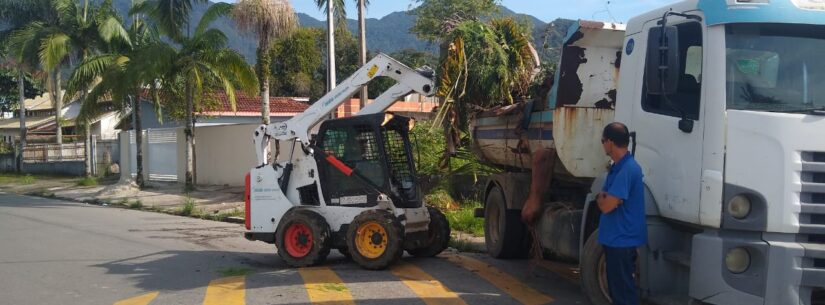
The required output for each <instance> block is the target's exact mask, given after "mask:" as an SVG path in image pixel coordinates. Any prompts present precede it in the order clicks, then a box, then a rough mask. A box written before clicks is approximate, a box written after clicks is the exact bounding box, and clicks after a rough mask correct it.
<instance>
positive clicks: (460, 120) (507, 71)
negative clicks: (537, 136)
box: [436, 18, 537, 137]
mask: <svg viewBox="0 0 825 305" xmlns="http://www.w3.org/2000/svg"><path fill="white" fill-rule="evenodd" d="M528 33H529V27H528V26H526V25H523V24H519V23H518V22H517V21H515V20H514V19H512V18H504V19H493V20H491V21H490V23H489V24H487V23H483V22H480V21H466V22H463V23H461V24H460V25H458V27H457V28H456V29H455V30H453V31H452V33H451V34H450V35H449V36H448V37H447V38H446V40H445V43H444V44H443V45H442V52H441V64H440V65H439V67H438V86H439V92H438V95H439V96H442V97H444V98H445V99H446V102H445V103H444V105H443V106H442V107H441V108H440V109H439V114H438V116H437V119H436V122H438V123H439V124H441V123H442V122H444V121H447V123H446V126H448V128H449V129H450V130H451V132H453V133H455V132H456V131H457V130H462V131H466V130H467V121H468V118H469V112H470V109H473V108H478V107H481V108H487V107H490V106H493V105H498V104H511V103H513V101H514V100H515V97H518V96H524V95H526V94H527V91H528V88H529V86H530V84H531V82H532V78H531V77H532V75H533V73H534V69H535V68H537V64H536V60H537V58H535V57H534V56H533V51H532V50H531V48H530V36H529V35H528ZM455 137H457V134H456V135H455Z"/></svg>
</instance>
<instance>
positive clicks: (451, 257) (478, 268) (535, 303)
mask: <svg viewBox="0 0 825 305" xmlns="http://www.w3.org/2000/svg"><path fill="white" fill-rule="evenodd" d="M440 256H441V257H443V258H446V259H447V260H448V261H450V262H452V263H454V264H456V265H459V266H461V267H464V269H467V270H470V271H472V272H474V273H476V274H478V276H480V277H482V278H483V279H485V280H486V281H488V282H490V284H493V285H494V286H496V287H498V289H501V290H503V291H504V292H506V293H507V294H509V295H510V296H511V297H513V298H514V299H516V300H518V301H519V302H521V303H522V304H524V305H541V304H547V303H550V302H553V298H551V297H549V296H547V295H545V294H543V293H541V292H539V291H537V290H535V289H533V288H530V286H527V285H526V284H524V283H522V282H521V281H520V280H518V279H517V278H515V277H513V276H511V275H509V274H507V273H505V272H503V271H501V270H499V269H498V268H496V267H493V266H491V265H490V264H488V263H485V262H482V261H480V260H477V259H474V258H471V257H469V256H465V255H457V254H442V255H440Z"/></svg>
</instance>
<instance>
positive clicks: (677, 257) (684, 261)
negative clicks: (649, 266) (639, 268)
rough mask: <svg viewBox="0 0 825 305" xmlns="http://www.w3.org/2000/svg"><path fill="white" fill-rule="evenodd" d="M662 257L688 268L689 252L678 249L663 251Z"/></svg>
mask: <svg viewBox="0 0 825 305" xmlns="http://www.w3.org/2000/svg"><path fill="white" fill-rule="evenodd" d="M662 257H664V258H665V260H667V261H670V262H672V263H676V264H677V265H680V266H682V267H686V268H690V254H688V253H685V252H679V251H669V252H664V253H663V254H662Z"/></svg>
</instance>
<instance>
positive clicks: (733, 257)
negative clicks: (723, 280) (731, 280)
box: [725, 247, 751, 274]
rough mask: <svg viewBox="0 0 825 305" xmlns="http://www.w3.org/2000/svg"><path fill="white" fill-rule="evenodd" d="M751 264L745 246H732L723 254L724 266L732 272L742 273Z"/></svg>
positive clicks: (749, 255)
mask: <svg viewBox="0 0 825 305" xmlns="http://www.w3.org/2000/svg"><path fill="white" fill-rule="evenodd" d="M750 265H751V254H750V253H748V250H745V248H739V247H737V248H733V249H730V250H728V254H727V255H725V267H727V268H728V271H730V272H733V273H737V274H739V273H742V272H745V271H747V270H748V267H750Z"/></svg>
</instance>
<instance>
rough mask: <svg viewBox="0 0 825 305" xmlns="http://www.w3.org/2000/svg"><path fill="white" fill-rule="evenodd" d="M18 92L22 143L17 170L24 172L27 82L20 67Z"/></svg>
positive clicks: (18, 151) (18, 150) (18, 153)
mask: <svg viewBox="0 0 825 305" xmlns="http://www.w3.org/2000/svg"><path fill="white" fill-rule="evenodd" d="M17 93H18V94H19V96H20V99H19V100H18V102H19V105H20V109H19V111H20V141H19V142H18V144H19V145H20V146H19V147H18V148H17V172H18V173H22V172H23V152H24V151H25V150H26V83H25V74H23V69H22V68H20V69H19V70H18V74H17Z"/></svg>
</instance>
